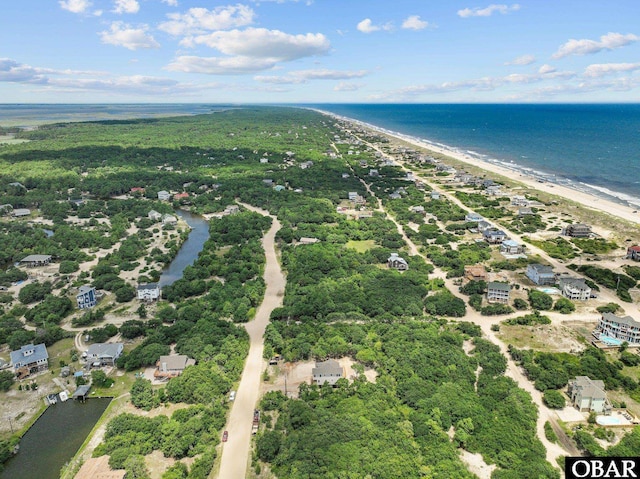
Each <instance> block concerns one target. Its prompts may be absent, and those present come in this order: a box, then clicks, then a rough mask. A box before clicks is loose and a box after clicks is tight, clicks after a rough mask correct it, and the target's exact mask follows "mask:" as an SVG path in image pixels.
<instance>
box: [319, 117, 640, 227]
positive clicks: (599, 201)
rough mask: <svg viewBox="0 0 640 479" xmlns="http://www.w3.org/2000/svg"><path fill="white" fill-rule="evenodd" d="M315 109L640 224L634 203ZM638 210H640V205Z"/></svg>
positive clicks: (524, 184)
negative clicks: (607, 197)
mask: <svg viewBox="0 0 640 479" xmlns="http://www.w3.org/2000/svg"><path fill="white" fill-rule="evenodd" d="M315 111H318V112H319V113H322V114H324V115H328V116H330V117H332V118H334V119H338V120H341V121H346V122H349V123H353V124H354V125H357V126H359V127H362V128H366V129H369V130H373V131H375V132H376V133H378V134H382V135H385V136H387V137H391V138H395V139H396V140H400V141H402V142H404V143H408V144H411V145H413V146H415V147H416V148H418V149H420V150H426V151H431V152H434V153H438V154H440V155H443V156H447V157H449V158H451V159H453V160H456V161H459V162H461V163H465V164H467V165H469V166H472V167H475V168H479V169H482V170H484V171H487V172H488V173H494V174H495V175H500V176H502V177H504V178H507V179H509V180H511V181H513V182H516V183H520V184H521V185H522V186H525V187H528V188H531V189H535V190H538V191H541V192H544V193H548V194H550V195H555V196H558V197H561V198H563V199H566V200H568V201H572V202H575V203H579V204H581V205H582V206H584V207H586V208H590V209H593V210H595V211H598V212H601V213H606V214H609V215H612V216H616V217H618V218H621V219H623V220H626V221H628V222H630V223H632V224H635V225H638V224H640V213H636V210H635V209H634V208H633V207H630V206H627V205H623V204H621V203H616V202H614V201H610V200H607V199H605V198H600V197H598V196H595V195H591V194H589V193H585V192H583V191H579V190H577V189H574V188H570V187H567V186H564V185H560V184H556V183H551V182H548V181H545V182H540V181H539V179H538V178H536V177H534V176H532V175H527V174H525V173H522V172H520V171H516V170H512V169H509V168H505V167H503V166H500V165H497V164H494V163H490V162H487V161H482V160H480V159H478V158H474V157H472V156H470V155H467V154H464V153H461V152H458V151H456V150H454V149H452V148H445V147H441V146H438V145H433V144H431V143H427V142H424V141H420V140H418V139H416V138H414V137H411V136H407V135H402V134H398V133H392V132H390V131H388V130H385V129H383V128H379V127H377V126H375V125H372V124H370V123H365V122H362V121H359V120H354V119H352V118H347V117H343V116H340V115H336V114H334V113H331V112H328V111H325V110H315ZM638 211H640V209H639V210H638Z"/></svg>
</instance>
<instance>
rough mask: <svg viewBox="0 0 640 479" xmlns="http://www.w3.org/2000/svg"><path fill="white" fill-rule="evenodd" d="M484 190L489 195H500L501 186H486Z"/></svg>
mask: <svg viewBox="0 0 640 479" xmlns="http://www.w3.org/2000/svg"><path fill="white" fill-rule="evenodd" d="M484 191H485V193H486V194H487V195H489V196H502V187H501V186H500V185H493V186H488V187H487V188H486V189H485V190H484Z"/></svg>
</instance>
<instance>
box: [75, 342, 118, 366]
mask: <svg viewBox="0 0 640 479" xmlns="http://www.w3.org/2000/svg"><path fill="white" fill-rule="evenodd" d="M123 350H124V344H122V343H95V344H92V345H91V346H89V349H87V351H86V353H83V356H84V357H85V358H86V359H87V362H88V363H91V364H94V363H100V366H104V365H114V364H115V362H116V359H118V358H119V357H120V355H121V354H122V351H123ZM96 365H97V364H96Z"/></svg>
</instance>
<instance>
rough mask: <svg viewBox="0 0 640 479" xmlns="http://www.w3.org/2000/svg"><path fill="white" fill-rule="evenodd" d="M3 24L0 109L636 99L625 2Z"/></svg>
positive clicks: (339, 2)
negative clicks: (42, 105) (141, 104)
mask: <svg viewBox="0 0 640 479" xmlns="http://www.w3.org/2000/svg"><path fill="white" fill-rule="evenodd" d="M0 18H1V19H2V20H1V25H2V28H0V45H1V47H0V103H110V102H127V103H128V102H211V103H226V102H234V103H235V102H243V103H255V102H268V103H285V102H292V103H300V102H305V103H318V102H327V103H342V102H416V103H434V102H435V103H450V102H638V101H640V22H639V20H640V1H638V0H622V1H616V0H611V1H609V2H604V1H602V0H598V1H593V0H586V1H573V0H566V1H565V0H556V1H551V0H527V1H522V2H519V3H491V2H490V1H483V0H463V1H457V0H451V1H447V0H431V1H427V0H392V1H389V0H245V1H242V2H239V3H233V2H222V1H218V0H19V1H18V0H6V1H4V2H3V5H2V14H1V17H0Z"/></svg>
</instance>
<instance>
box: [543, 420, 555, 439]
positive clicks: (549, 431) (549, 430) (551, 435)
mask: <svg viewBox="0 0 640 479" xmlns="http://www.w3.org/2000/svg"><path fill="white" fill-rule="evenodd" d="M544 435H545V437H546V438H547V441H549V442H558V436H557V435H556V433H555V431H554V430H553V427H552V426H551V423H550V422H549V421H547V422H545V423H544Z"/></svg>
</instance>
